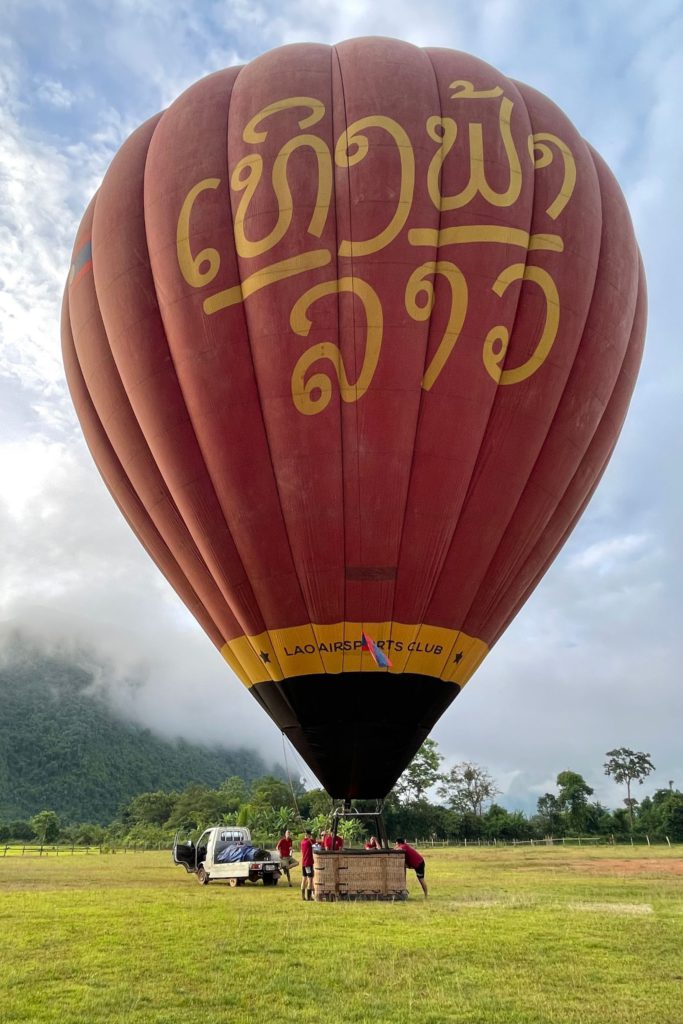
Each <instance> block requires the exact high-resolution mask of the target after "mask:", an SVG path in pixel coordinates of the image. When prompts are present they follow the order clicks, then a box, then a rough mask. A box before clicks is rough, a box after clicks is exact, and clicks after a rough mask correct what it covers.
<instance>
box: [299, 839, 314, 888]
mask: <svg viewBox="0 0 683 1024" xmlns="http://www.w3.org/2000/svg"><path fill="white" fill-rule="evenodd" d="M301 899H302V900H312V899H313V833H312V832H311V831H310V830H309V829H306V831H305V833H304V838H303V839H302V840H301Z"/></svg>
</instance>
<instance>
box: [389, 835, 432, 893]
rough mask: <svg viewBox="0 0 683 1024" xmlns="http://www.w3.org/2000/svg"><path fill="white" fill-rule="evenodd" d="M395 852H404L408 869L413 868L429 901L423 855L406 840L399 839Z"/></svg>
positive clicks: (395, 844)
mask: <svg viewBox="0 0 683 1024" xmlns="http://www.w3.org/2000/svg"><path fill="white" fill-rule="evenodd" d="M394 849H395V850H403V854H404V856H405V859H406V867H407V868H412V869H413V871H414V872H415V877H416V878H417V880H418V882H419V883H420V885H421V886H422V891H423V893H424V894H425V899H427V883H426V882H425V860H424V857H423V856H422V854H421V853H418V852H417V850H415V849H413V847H412V846H409V845H408V843H407V842H406V841H405V839H397V840H396V842H395V843H394Z"/></svg>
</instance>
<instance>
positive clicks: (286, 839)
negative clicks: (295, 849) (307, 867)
mask: <svg viewBox="0 0 683 1024" xmlns="http://www.w3.org/2000/svg"><path fill="white" fill-rule="evenodd" d="M275 849H276V850H277V852H278V853H279V855H280V866H281V867H282V870H283V871H284V873H285V876H286V878H287V881H288V882H289V888H290V889H291V888H292V879H291V876H290V874H289V872H290V871H291V869H292V868H295V867H296V866H297V864H298V863H299V862H298V860H294V857H292V833H291V832H290V831H289V829H287V831H286V832H285V834H284V835H283V836H280V838H279V840H278V843H277V846H276V847H275Z"/></svg>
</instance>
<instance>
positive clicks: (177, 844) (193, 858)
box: [173, 832, 197, 874]
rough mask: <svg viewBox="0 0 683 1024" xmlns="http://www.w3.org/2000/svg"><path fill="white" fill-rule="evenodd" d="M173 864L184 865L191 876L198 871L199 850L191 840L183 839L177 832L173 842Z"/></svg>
mask: <svg viewBox="0 0 683 1024" xmlns="http://www.w3.org/2000/svg"><path fill="white" fill-rule="evenodd" d="M173 863H174V864H182V865H183V867H184V868H185V870H186V871H189V872H190V874H195V873H196V871H197V848H196V846H195V845H194V843H193V842H192V840H191V839H182V838H181V835H180V832H176V834H175V839H174V840H173Z"/></svg>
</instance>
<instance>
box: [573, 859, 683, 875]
mask: <svg viewBox="0 0 683 1024" xmlns="http://www.w3.org/2000/svg"><path fill="white" fill-rule="evenodd" d="M571 866H572V867H573V868H575V869H576V870H578V871H588V872H590V873H591V874H595V875H606V874H610V875H653V874H654V875H683V858H676V859H673V858H672V859H671V860H665V859H664V858H661V857H658V858H656V859H655V858H654V857H653V858H647V857H639V858H637V859H635V860H627V859H625V858H623V859H622V858H619V859H616V858H615V859H613V860H612V859H609V860H604V859H602V858H601V859H600V860H578V861H574V862H573V863H572V864H571Z"/></svg>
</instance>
